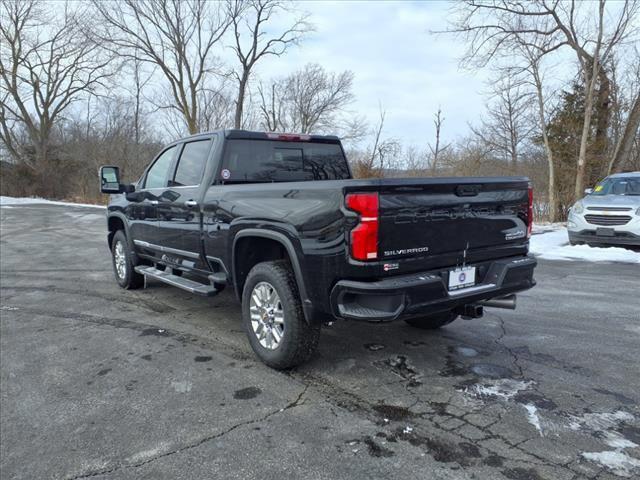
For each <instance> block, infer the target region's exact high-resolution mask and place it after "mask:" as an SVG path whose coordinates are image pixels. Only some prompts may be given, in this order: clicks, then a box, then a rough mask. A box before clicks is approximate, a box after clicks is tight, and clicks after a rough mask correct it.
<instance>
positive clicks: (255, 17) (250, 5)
mask: <svg viewBox="0 0 640 480" xmlns="http://www.w3.org/2000/svg"><path fill="white" fill-rule="evenodd" d="M290 5H291V2H287V1H283V0H228V3H227V12H228V13H227V15H228V17H229V18H230V19H231V23H232V26H233V35H234V43H233V45H232V46H231V49H232V50H233V51H234V53H235V55H236V57H237V59H238V63H239V66H238V68H237V69H236V70H235V71H234V72H233V75H234V77H235V78H236V80H237V82H238V92H237V97H236V111H235V120H234V126H235V128H241V127H242V123H243V113H244V104H245V99H246V96H247V91H248V88H249V79H250V77H251V72H252V70H253V68H254V67H255V65H256V63H257V62H258V61H259V60H260V59H261V58H264V57H268V56H270V55H273V56H276V57H279V56H281V55H282V54H284V53H285V52H286V51H287V50H288V49H289V48H290V47H291V46H293V45H297V44H298V43H299V42H300V40H301V39H302V37H303V36H304V35H305V34H306V33H308V32H309V31H310V30H311V28H312V27H311V25H310V24H309V23H308V22H307V17H306V16H301V17H298V18H297V19H295V20H294V21H293V25H291V26H290V27H289V28H286V29H285V30H284V31H282V32H281V33H279V34H274V35H273V36H269V35H268V33H267V27H268V25H269V22H272V21H273V20H274V18H275V17H276V16H277V15H278V14H281V13H284V12H286V11H288V10H289V8H290ZM244 35H246V37H248V41H247V42H245V41H243V36H244Z"/></svg>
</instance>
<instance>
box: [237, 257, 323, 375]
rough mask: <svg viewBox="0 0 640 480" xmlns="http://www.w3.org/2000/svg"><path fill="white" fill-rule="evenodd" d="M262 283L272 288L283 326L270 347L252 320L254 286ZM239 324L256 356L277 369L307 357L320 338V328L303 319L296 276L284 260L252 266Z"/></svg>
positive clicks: (313, 350) (243, 296) (288, 366)
mask: <svg viewBox="0 0 640 480" xmlns="http://www.w3.org/2000/svg"><path fill="white" fill-rule="evenodd" d="M261 283H262V284H263V285H264V284H268V285H269V286H271V287H272V288H273V289H274V290H275V292H276V293H277V296H278V297H279V303H278V305H279V306H280V307H281V311H282V319H281V321H280V323H279V324H278V325H281V326H282V334H281V335H282V336H281V338H280V341H279V342H278V344H277V346H276V347H275V348H272V349H270V348H267V347H265V346H263V345H262V344H261V343H260V342H261V340H260V339H259V338H258V335H259V334H258V333H257V331H255V330H254V327H253V326H252V322H251V312H250V308H251V296H252V294H253V293H254V288H256V286H257V285H258V284H261ZM261 318H262V317H261ZM242 323H243V325H244V328H245V331H246V332H247V336H248V337H249V343H250V344H251V348H253V351H254V352H255V353H256V355H257V356H258V357H259V358H260V360H262V361H263V362H264V363H265V364H267V365H268V366H270V367H272V368H275V369H278V370H283V369H287V368H292V367H295V366H297V365H300V364H301V363H303V362H305V361H306V360H308V359H309V357H311V355H312V354H313V353H314V352H315V350H316V348H317V347H318V341H319V340H320V328H321V327H320V325H311V324H309V323H308V322H307V321H306V320H305V318H304V313H303V311H302V304H301V302H300V295H299V294H298V286H297V284H296V279H295V277H294V275H293V272H292V271H291V267H290V265H289V263H288V262H286V261H276V262H263V263H259V264H257V265H256V266H255V267H253V268H252V269H251V271H250V272H249V275H248V276H247V280H246V281H245V284H244V289H243V291H242ZM274 326H275V324H274ZM262 328H263V330H264V327H262Z"/></svg>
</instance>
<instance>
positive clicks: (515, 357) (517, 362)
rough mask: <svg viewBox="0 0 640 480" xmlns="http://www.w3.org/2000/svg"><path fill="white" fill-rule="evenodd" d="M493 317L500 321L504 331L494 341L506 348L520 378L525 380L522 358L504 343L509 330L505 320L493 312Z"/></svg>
mask: <svg viewBox="0 0 640 480" xmlns="http://www.w3.org/2000/svg"><path fill="white" fill-rule="evenodd" d="M492 315H494V316H495V317H496V318H497V319H498V320H499V321H500V329H501V330H502V333H501V334H500V335H499V336H498V337H496V338H495V339H494V342H495V343H496V344H498V345H500V346H501V347H502V348H504V349H505V350H506V351H507V352H509V355H511V362H512V363H513V365H514V366H515V367H516V369H517V370H518V376H519V378H520V379H524V370H523V368H522V366H521V365H520V358H519V357H518V355H517V354H516V353H515V352H514V351H513V350H512V349H511V348H510V347H507V345H506V344H505V343H504V341H503V340H504V337H505V336H506V335H507V328H506V326H505V322H504V318H502V316H501V315H498V314H496V313H493V312H492Z"/></svg>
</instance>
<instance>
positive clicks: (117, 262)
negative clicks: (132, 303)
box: [111, 230, 144, 290]
mask: <svg viewBox="0 0 640 480" xmlns="http://www.w3.org/2000/svg"><path fill="white" fill-rule="evenodd" d="M111 260H112V263H113V271H114V273H115V274H116V280H117V281H118V285H120V286H121V287H122V288H126V289H130V290H132V289H135V288H140V287H142V286H143V285H144V275H140V274H139V273H138V272H136V271H135V270H134V268H133V263H132V261H131V253H130V252H129V247H128V243H127V237H126V236H125V234H124V232H123V231H122V230H118V231H117V232H116V234H115V235H114V236H113V241H112V243H111Z"/></svg>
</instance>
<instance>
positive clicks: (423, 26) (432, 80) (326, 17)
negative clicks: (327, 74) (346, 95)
mask: <svg viewBox="0 0 640 480" xmlns="http://www.w3.org/2000/svg"><path fill="white" fill-rule="evenodd" d="M450 6H451V4H450V3H446V2H436V1H426V2H399V1H388V2H386V1H376V2H363V1H361V2H345V1H341V2H328V1H303V2H300V4H299V7H300V8H301V9H303V10H304V11H307V12H309V13H310V14H311V18H310V20H311V21H312V22H313V23H314V24H315V27H316V31H315V32H314V33H313V34H312V35H310V36H309V37H308V38H307V39H306V40H305V41H304V42H303V43H302V44H301V46H300V47H296V48H294V49H292V50H291V51H289V52H288V53H287V54H286V55H285V56H283V57H282V58H277V59H276V58H270V59H269V60H268V61H265V62H264V63H263V64H262V65H261V66H260V68H259V69H258V70H259V75H260V76H261V77H263V76H264V77H265V78H269V77H271V76H278V75H281V74H286V73H289V72H291V71H294V70H297V69H299V68H300V67H301V66H302V65H304V64H305V63H307V62H316V63H319V64H321V65H322V66H323V67H325V68H326V69H327V70H330V71H343V70H351V71H353V72H354V74H355V83H354V93H355V95H356V101H355V103H354V104H353V105H352V110H353V111H354V112H357V113H359V114H363V115H365V116H366V117H367V118H368V119H369V121H370V122H371V123H372V124H373V123H375V121H376V120H377V118H378V105H379V103H382V105H383V107H384V108H385V109H386V110H387V117H386V121H385V124H386V126H387V128H386V131H387V133H388V134H389V135H390V136H394V137H397V138H398V139H400V140H403V141H405V142H406V143H408V144H414V145H416V146H424V145H426V142H427V141H429V140H431V139H432V138H433V135H434V127H433V114H434V113H435V112H436V110H437V109H438V106H439V105H440V106H441V107H442V111H443V114H444V116H445V118H446V120H445V123H444V127H443V136H444V138H445V139H453V138H454V137H457V136H460V135H461V134H464V133H465V132H466V131H467V130H468V129H467V123H468V122H470V121H475V120H476V119H477V118H478V116H479V115H480V113H481V111H482V105H483V98H482V96H481V93H482V92H483V91H485V90H486V85H485V83H484V78H485V76H486V72H476V73H470V72H468V71H464V70H462V69H460V68H458V57H459V56H460V55H461V53H462V51H463V49H464V46H463V45H462V44H461V43H460V42H459V41H457V40H456V39H455V38H453V37H452V36H449V35H445V36H442V35H432V34H430V33H429V31H430V30H431V31H433V30H443V29H445V28H446V26H447V13H448V9H449V8H450ZM283 21H284V19H283Z"/></svg>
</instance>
